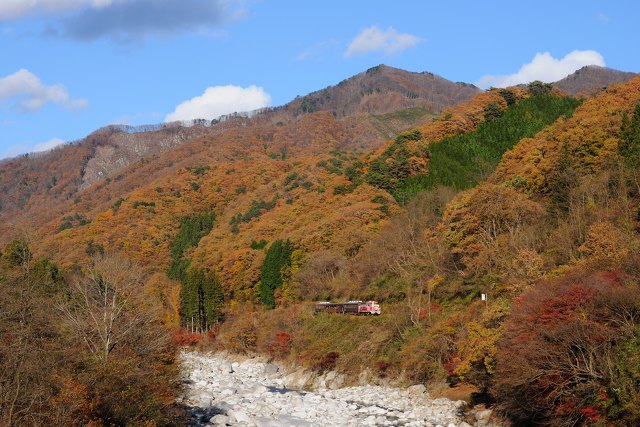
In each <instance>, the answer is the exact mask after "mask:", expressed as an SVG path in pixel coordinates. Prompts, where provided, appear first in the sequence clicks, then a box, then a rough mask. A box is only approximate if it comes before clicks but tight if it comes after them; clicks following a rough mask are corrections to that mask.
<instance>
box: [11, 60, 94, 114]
mask: <svg viewBox="0 0 640 427" xmlns="http://www.w3.org/2000/svg"><path fill="white" fill-rule="evenodd" d="M14 98H16V106H17V107H18V109H19V110H22V111H37V110H39V109H40V108H42V107H43V106H45V105H46V104H49V103H52V104H58V105H62V106H63V107H65V108H67V109H69V110H78V109H83V108H86V107H87V105H89V102H88V101H87V100H86V99H70V97H69V92H67V89H66V88H65V87H64V86H63V85H60V84H57V85H51V86H47V85H45V84H44V83H42V81H41V80H40V79H39V78H38V76H36V75H35V74H33V73H32V72H30V71H29V70H25V69H21V70H18V71H16V72H15V73H13V74H10V75H8V76H6V77H0V101H3V100H9V99H14Z"/></svg>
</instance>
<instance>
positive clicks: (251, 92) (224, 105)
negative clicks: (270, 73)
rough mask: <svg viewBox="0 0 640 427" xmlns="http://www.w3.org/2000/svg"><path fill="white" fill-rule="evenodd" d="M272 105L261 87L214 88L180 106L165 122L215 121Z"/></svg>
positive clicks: (168, 115)
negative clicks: (225, 116) (233, 114)
mask: <svg viewBox="0 0 640 427" xmlns="http://www.w3.org/2000/svg"><path fill="white" fill-rule="evenodd" d="M270 104H271V96H270V95H269V94H268V93H267V92H265V91H264V89H262V88H261V87H257V86H253V85H252V86H249V87H247V88H242V87H240V86H233V85H228V86H213V87H209V88H207V90H205V91H204V93H203V94H202V95H200V96H196V97H195V98H191V99H190V100H188V101H184V102H183V103H181V104H180V105H178V106H177V107H176V109H175V111H173V112H172V113H169V114H167V117H165V119H164V120H165V122H173V121H178V120H192V119H214V118H217V117H220V116H222V115H225V114H230V113H235V112H243V111H252V110H257V109H258V108H264V107H268V106H269V105H270Z"/></svg>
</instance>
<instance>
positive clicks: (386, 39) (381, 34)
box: [344, 25, 422, 57]
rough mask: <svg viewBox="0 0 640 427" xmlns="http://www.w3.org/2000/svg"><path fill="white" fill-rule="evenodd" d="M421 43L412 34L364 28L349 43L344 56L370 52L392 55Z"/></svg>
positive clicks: (373, 27)
mask: <svg viewBox="0 0 640 427" xmlns="http://www.w3.org/2000/svg"><path fill="white" fill-rule="evenodd" d="M421 41H422V39H421V38H419V37H417V36H414V35H413V34H401V33H399V32H398V31H396V30H395V29H394V28H393V27H389V28H387V29H386V30H385V31H382V30H381V29H380V28H378V27H376V26H375V25H374V26H371V27H369V28H365V29H364V30H362V31H361V32H360V34H358V35H357V36H356V38H355V39H353V40H352V41H351V43H350V44H349V47H348V48H347V51H346V52H345V53H344V56H346V57H349V56H354V55H364V54H367V53H370V52H377V51H379V52H383V53H384V54H385V55H393V54H395V53H399V52H402V51H403V50H405V49H407V48H409V47H412V46H415V45H416V44H418V43H420V42H421Z"/></svg>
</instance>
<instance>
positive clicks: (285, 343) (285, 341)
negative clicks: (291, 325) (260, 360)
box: [267, 332, 293, 358]
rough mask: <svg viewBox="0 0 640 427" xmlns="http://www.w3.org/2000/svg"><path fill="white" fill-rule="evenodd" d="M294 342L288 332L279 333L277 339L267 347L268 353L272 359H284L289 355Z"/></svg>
mask: <svg viewBox="0 0 640 427" xmlns="http://www.w3.org/2000/svg"><path fill="white" fill-rule="evenodd" d="M292 343H293V340H292V338H291V335H290V334H288V333H286V332H278V333H277V334H276V336H275V338H274V339H273V340H272V341H271V342H270V343H269V344H268V345H267V351H268V352H269V355H270V356H271V357H274V358H275V357H282V356H286V355H287V354H289V352H290V351H291V344H292Z"/></svg>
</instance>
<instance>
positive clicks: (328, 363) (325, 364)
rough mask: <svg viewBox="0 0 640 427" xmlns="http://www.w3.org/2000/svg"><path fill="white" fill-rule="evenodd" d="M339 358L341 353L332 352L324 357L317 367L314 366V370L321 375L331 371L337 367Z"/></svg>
mask: <svg viewBox="0 0 640 427" xmlns="http://www.w3.org/2000/svg"><path fill="white" fill-rule="evenodd" d="M338 357H340V353H338V352H337V351H330V352H329V353H327V354H325V355H324V356H322V357H321V358H320V360H318V362H317V363H316V364H315V365H313V369H314V370H315V371H317V372H318V373H320V374H323V373H325V372H327V371H331V370H333V369H334V368H335V367H336V362H337V361H338Z"/></svg>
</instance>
